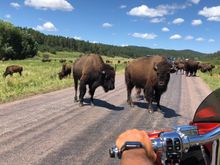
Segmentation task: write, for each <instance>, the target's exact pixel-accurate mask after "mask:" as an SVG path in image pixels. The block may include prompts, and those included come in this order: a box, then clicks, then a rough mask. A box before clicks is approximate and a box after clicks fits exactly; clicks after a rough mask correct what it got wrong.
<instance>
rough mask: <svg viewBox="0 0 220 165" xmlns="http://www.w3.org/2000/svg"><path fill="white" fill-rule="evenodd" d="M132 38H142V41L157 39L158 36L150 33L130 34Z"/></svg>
mask: <svg viewBox="0 0 220 165" xmlns="http://www.w3.org/2000/svg"><path fill="white" fill-rule="evenodd" d="M130 35H131V36H132V37H135V38H142V39H146V40H152V39H155V38H156V37H157V35H156V34H153V33H151V34H148V33H133V34H130Z"/></svg>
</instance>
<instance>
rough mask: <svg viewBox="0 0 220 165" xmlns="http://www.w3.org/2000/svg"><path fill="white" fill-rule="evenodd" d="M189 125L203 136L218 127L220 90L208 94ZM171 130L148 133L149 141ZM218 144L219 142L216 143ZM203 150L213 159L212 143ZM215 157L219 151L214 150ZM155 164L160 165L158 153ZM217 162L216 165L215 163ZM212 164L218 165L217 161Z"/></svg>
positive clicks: (219, 125) (219, 119) (219, 123)
mask: <svg viewBox="0 0 220 165" xmlns="http://www.w3.org/2000/svg"><path fill="white" fill-rule="evenodd" d="M190 125H194V126H197V128H198V133H199V134H205V133H207V132H209V131H211V130H213V129H215V128H217V127H220V88H219V89H217V90H215V91H214V92H212V93H211V94H209V95H208V96H207V97H206V98H205V99H204V100H203V102H202V103H201V104H200V105H199V107H198V108H197V110H196V112H195V115H194V118H193V121H192V122H190ZM169 131H171V130H157V131H153V132H148V135H149V137H150V139H155V138H158V137H159V135H160V133H161V132H169ZM218 143H219V142H218ZM205 150H206V152H207V155H209V157H210V159H211V158H212V157H213V153H212V151H213V143H209V144H206V145H205ZM213 152H215V153H214V154H217V156H216V157H219V156H218V154H220V151H218V150H214V151H213ZM157 156H158V159H157V164H158V165H162V164H161V160H160V153H157ZM216 162H217V163H216ZM216 162H215V163H213V164H217V165H219V164H218V163H220V162H218V161H216Z"/></svg>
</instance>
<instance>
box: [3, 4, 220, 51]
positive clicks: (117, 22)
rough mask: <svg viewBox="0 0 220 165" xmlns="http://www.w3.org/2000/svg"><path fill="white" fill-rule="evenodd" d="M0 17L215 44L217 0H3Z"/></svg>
mask: <svg viewBox="0 0 220 165" xmlns="http://www.w3.org/2000/svg"><path fill="white" fill-rule="evenodd" d="M0 9H1V10H0V19H3V20H6V21H9V22H11V23H13V24H14V25H16V26H21V27H29V28H34V29H36V30H39V31H41V32H43V33H45V34H52V35H62V36H66V37H74V38H76V39H80V40H85V41H90V42H96V43H105V44H111V45H118V46H127V45H136V46H144V47H150V48H163V49H175V50H182V49H191V50H195V51H200V52H204V53H213V52H216V51H219V50H220V30H219V29H220V1H219V0H176V1H173V0H166V1H165V0H7V1H1V2H0Z"/></svg>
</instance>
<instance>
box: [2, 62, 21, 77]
mask: <svg viewBox="0 0 220 165" xmlns="http://www.w3.org/2000/svg"><path fill="white" fill-rule="evenodd" d="M22 71H23V67H22V66H19V65H10V66H7V68H6V69H5V72H4V74H3V77H6V76H7V75H11V76H12V75H13V73H19V74H20V76H21V75H22Z"/></svg>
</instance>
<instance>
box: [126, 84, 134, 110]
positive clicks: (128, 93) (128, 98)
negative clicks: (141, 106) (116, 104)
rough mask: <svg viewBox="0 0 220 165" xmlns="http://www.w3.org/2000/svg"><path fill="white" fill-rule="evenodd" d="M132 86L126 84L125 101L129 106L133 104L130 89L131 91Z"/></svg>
mask: <svg viewBox="0 0 220 165" xmlns="http://www.w3.org/2000/svg"><path fill="white" fill-rule="evenodd" d="M133 88H134V86H133V85H127V103H128V104H129V105H130V106H131V107H133V106H134V104H133V101H132V99H131V91H132V89H133Z"/></svg>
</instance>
